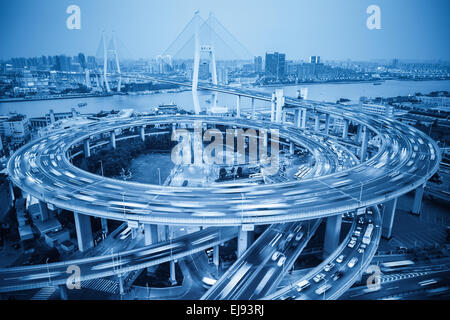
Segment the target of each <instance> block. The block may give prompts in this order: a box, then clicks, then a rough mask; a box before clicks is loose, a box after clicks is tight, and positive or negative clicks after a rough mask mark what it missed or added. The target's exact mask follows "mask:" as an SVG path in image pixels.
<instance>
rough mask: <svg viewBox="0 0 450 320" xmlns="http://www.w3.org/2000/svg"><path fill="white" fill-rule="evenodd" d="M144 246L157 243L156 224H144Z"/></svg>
mask: <svg viewBox="0 0 450 320" xmlns="http://www.w3.org/2000/svg"><path fill="white" fill-rule="evenodd" d="M144 238H145V245H146V246H149V245H152V244H155V243H158V226H157V225H156V224H144Z"/></svg>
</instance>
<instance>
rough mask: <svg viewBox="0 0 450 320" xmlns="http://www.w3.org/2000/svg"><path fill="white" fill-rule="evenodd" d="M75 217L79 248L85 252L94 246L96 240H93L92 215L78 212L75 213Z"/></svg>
mask: <svg viewBox="0 0 450 320" xmlns="http://www.w3.org/2000/svg"><path fill="white" fill-rule="evenodd" d="M73 217H74V219H75V228H76V231H77V240H78V249H79V250H80V251H81V252H84V251H86V250H88V249H90V248H92V247H93V246H94V242H93V241H92V227H91V217H90V216H87V215H84V214H80V213H77V212H74V213H73Z"/></svg>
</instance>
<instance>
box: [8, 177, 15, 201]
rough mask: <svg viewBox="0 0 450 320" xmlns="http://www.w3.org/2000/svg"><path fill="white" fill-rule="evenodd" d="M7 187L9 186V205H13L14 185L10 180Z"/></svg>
mask: <svg viewBox="0 0 450 320" xmlns="http://www.w3.org/2000/svg"><path fill="white" fill-rule="evenodd" d="M8 188H9V194H10V196H11V197H10V200H11V201H10V205H11V207H14V200H16V199H15V197H14V187H13V184H12V182H11V181H10V180H9V181H8Z"/></svg>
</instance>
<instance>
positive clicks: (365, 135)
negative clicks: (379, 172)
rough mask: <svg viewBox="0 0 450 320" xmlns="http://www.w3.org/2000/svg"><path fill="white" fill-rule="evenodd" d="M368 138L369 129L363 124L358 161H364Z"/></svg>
mask: <svg viewBox="0 0 450 320" xmlns="http://www.w3.org/2000/svg"><path fill="white" fill-rule="evenodd" d="M368 140H369V129H367V127H366V126H364V129H363V131H362V142H361V150H360V161H361V162H364V161H365V160H366V156H367V143H368Z"/></svg>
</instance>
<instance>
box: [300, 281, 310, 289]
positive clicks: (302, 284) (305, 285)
mask: <svg viewBox="0 0 450 320" xmlns="http://www.w3.org/2000/svg"><path fill="white" fill-rule="evenodd" d="M309 285H310V283H309V281H308V280H301V281H299V282H298V283H297V291H298V292H300V291H302V290H304V289H306V288H308V287H309Z"/></svg>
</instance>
